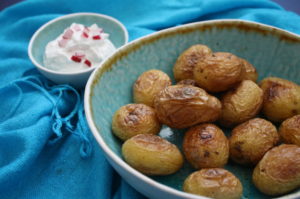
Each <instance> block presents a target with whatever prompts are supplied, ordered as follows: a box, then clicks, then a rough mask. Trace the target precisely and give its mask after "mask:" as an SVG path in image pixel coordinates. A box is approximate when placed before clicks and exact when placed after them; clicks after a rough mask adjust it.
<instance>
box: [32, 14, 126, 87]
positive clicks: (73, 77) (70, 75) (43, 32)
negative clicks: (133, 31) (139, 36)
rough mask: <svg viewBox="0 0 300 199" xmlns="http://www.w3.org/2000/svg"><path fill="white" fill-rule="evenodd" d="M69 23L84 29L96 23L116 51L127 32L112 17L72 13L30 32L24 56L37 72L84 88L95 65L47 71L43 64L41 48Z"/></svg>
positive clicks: (121, 44)
mask: <svg viewBox="0 0 300 199" xmlns="http://www.w3.org/2000/svg"><path fill="white" fill-rule="evenodd" d="M72 23H79V24H83V25H85V26H91V25H93V24H97V25H98V26H99V27H101V28H103V30H104V31H105V32H106V33H108V34H109V35H110V36H109V39H110V40H111V42H112V43H113V44H114V46H115V47H116V48H119V47H121V46H123V45H124V44H126V43H127V42H128V32H127V30H126V28H125V26H124V25H123V24H122V23H121V22H119V21H118V20H117V19H115V18H113V17H110V16H107V15H102V14H97V13H74V14H69V15H64V16H62V17H58V18H55V19H53V20H51V21H49V22H48V23H46V24H44V25H43V26H41V27H40V28H39V29H38V30H37V31H36V32H35V33H34V35H33V36H32V38H31V40H30V42H29V46H28V55H29V58H30V59H31V61H32V63H33V64H34V65H35V66H36V67H37V69H38V70H39V71H40V72H41V73H42V74H43V75H44V76H46V77H47V78H48V79H50V80H52V81H53V82H55V83H57V84H70V85H72V86H75V87H79V88H80V87H84V86H85V85H86V82H87V80H88V78H89V76H90V74H91V73H92V71H93V70H94V69H95V68H96V67H97V66H95V67H92V68H90V69H87V70H84V71H80V72H72V71H70V72H59V71H54V70H51V69H48V68H46V67H44V64H43V56H44V52H45V47H46V45H47V44H48V42H50V41H52V40H54V39H56V38H57V37H58V36H59V35H60V34H61V33H62V32H63V31H64V30H65V29H66V28H68V27H69V26H70V25H71V24H72Z"/></svg>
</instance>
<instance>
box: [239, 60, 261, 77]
mask: <svg viewBox="0 0 300 199" xmlns="http://www.w3.org/2000/svg"><path fill="white" fill-rule="evenodd" d="M240 59H241V60H242V62H243V64H244V68H245V73H244V77H243V80H251V81H254V82H256V80H257V78H258V74H257V71H256V68H255V67H254V66H253V65H252V64H250V63H249V62H248V61H246V60H245V59H242V58H240Z"/></svg>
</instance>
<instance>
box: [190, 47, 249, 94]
mask: <svg viewBox="0 0 300 199" xmlns="http://www.w3.org/2000/svg"><path fill="white" fill-rule="evenodd" d="M244 72H245V67H244V64H243V62H242V61H241V59H240V58H238V57H237V56H235V55H233V54H231V53H225V52H216V53H212V54H210V55H208V56H206V57H205V58H204V59H201V60H200V61H198V63H197V65H196V66H195V67H194V79H195V80H196V82H197V84H198V85H199V86H200V87H201V88H203V89H205V90H206V91H208V92H221V91H226V90H228V89H230V88H232V87H233V86H235V85H236V84H238V83H239V82H240V81H242V79H243V75H244Z"/></svg>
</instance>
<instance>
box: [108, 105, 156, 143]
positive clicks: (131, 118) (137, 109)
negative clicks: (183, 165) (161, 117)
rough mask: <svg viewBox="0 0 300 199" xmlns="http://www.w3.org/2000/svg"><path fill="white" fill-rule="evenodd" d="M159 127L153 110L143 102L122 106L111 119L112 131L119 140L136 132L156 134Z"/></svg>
mask: <svg viewBox="0 0 300 199" xmlns="http://www.w3.org/2000/svg"><path fill="white" fill-rule="evenodd" d="M160 128H161V125H160V123H159V121H158V119H157V117H156V113H155V110H154V109H153V108H151V107H149V106H147V105H144V104H127V105H125V106H122V107H121V108H120V109H119V110H117V111H116V112H115V114H114V116H113V119H112V130H113V133H114V134H115V135H116V136H117V137H118V138H120V139H121V140H127V139H129V138H131V137H133V136H135V135H137V134H157V133H158V132H159V131H160Z"/></svg>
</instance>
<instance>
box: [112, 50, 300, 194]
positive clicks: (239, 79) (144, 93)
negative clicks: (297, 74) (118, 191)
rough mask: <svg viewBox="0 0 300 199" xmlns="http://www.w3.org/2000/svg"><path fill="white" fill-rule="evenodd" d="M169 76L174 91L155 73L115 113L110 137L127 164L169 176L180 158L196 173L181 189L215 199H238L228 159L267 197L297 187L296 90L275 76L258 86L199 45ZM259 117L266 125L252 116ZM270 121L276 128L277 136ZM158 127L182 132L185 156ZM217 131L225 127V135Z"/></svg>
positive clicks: (252, 73)
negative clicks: (249, 172) (249, 170)
mask: <svg viewBox="0 0 300 199" xmlns="http://www.w3.org/2000/svg"><path fill="white" fill-rule="evenodd" d="M173 72H174V77H175V79H176V81H177V84H176V85H172V82H171V79H170V77H169V76H168V75H167V74H165V73H164V72H162V71H160V70H149V71H146V72H144V73H143V74H141V75H140V76H139V78H138V79H137V80H136V82H135V83H134V85H133V97H134V103H133V104H128V105H125V106H123V107H121V108H120V109H119V110H118V111H116V113H115V114H114V117H113V120H112V130H113V133H114V134H115V135H116V136H117V137H119V138H120V139H121V140H123V141H125V142H124V144H123V146H122V153H123V157H124V159H125V161H126V162H127V163H128V164H129V165H131V166H132V167H133V168H135V169H137V170H138V171H140V172H142V173H144V174H146V175H169V174H172V173H175V172H176V171H178V170H179V169H180V168H181V167H182V165H183V162H184V159H186V160H187V161H188V162H189V163H190V164H191V165H192V166H193V167H194V168H195V169H197V170H198V171H196V172H194V173H192V174H191V175H189V176H188V177H187V179H186V180H185V181H184V183H183V190H184V191H186V192H189V193H193V194H198V195H203V196H207V197H212V198H217V199H218V198H222V199H236V198H240V197H241V196H242V190H243V188H242V184H241V182H240V181H239V179H238V178H237V177H236V176H234V174H232V173H231V172H229V171H227V170H225V169H223V168H222V167H223V166H224V165H226V164H227V162H228V159H229V158H230V159H231V160H232V161H234V162H235V163H237V164H241V165H249V166H255V168H254V171H253V183H254V185H255V186H256V187H257V188H258V189H259V190H260V191H261V192H263V193H265V194H267V195H272V196H275V195H280V194H285V193H288V192H290V191H292V190H295V189H297V188H299V187H300V115H299V114H300V86H298V85H297V84H295V83H293V82H290V81H288V80H284V79H280V78H276V77H268V78H265V79H264V80H262V81H261V82H260V84H259V85H258V84H256V83H255V82H256V80H257V77H258V74H257V71H256V69H255V68H254V67H253V66H252V65H251V64H250V63H249V62H248V61H246V60H244V59H242V58H239V57H237V56H235V55H233V54H231V53H227V52H212V50H211V49H210V48H208V47H207V46H205V45H200V44H199V45H194V46H191V47H190V48H188V49H187V50H185V51H184V52H183V53H182V54H181V55H180V56H179V57H178V59H177V61H176V63H175V65H174V68H173ZM260 112H262V114H263V115H264V116H265V118H266V119H263V118H258V117H256V116H257V115H258V114H259V113H260ZM272 122H273V123H276V124H280V123H281V125H280V128H279V130H278V131H277V128H276V127H275V126H274V124H272ZM213 123H214V124H213ZM162 124H164V125H167V126H169V127H171V128H188V130H187V131H186V132H185V135H184V140H183V154H184V156H183V155H182V152H181V151H180V150H179V149H178V148H177V147H176V146H175V145H174V144H172V143H170V142H169V141H167V140H165V139H163V138H161V137H159V136H157V134H158V133H159V132H160V129H161V125H162ZM218 125H220V126H222V127H225V128H231V129H232V131H231V136H230V137H229V138H227V137H226V136H225V134H224V132H223V131H222V129H221V128H220V127H218Z"/></svg>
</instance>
